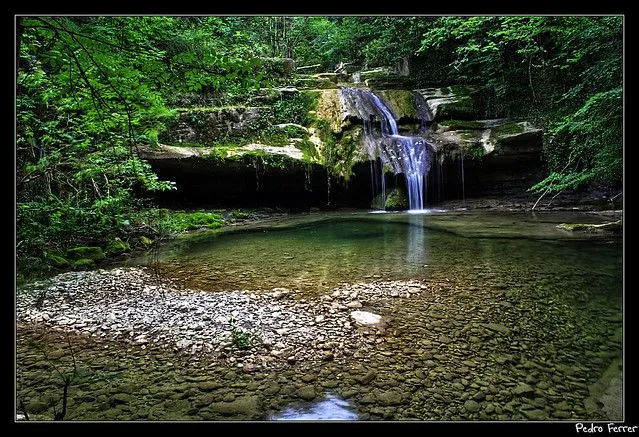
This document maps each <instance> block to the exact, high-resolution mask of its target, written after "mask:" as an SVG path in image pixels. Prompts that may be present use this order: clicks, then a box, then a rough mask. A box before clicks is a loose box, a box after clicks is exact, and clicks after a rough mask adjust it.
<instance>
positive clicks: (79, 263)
mask: <svg viewBox="0 0 639 437" xmlns="http://www.w3.org/2000/svg"><path fill="white" fill-rule="evenodd" d="M92 267H95V261H93V260H92V259H89V258H81V259H79V260H76V261H74V262H73V268H74V269H75V270H86V269H90V268H92Z"/></svg>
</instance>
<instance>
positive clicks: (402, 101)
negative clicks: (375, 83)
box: [376, 90, 419, 120]
mask: <svg viewBox="0 0 639 437" xmlns="http://www.w3.org/2000/svg"><path fill="white" fill-rule="evenodd" d="M376 94H377V95H378V96H380V97H381V98H382V99H383V100H384V102H385V103H387V105H388V107H389V108H390V110H391V112H392V113H393V115H394V116H395V117H397V119H398V120H399V119H402V118H404V119H406V118H409V119H418V118H419V117H418V115H417V104H416V102H415V94H413V92H412V91H408V90H384V91H377V93H376Z"/></svg>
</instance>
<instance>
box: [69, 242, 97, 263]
mask: <svg viewBox="0 0 639 437" xmlns="http://www.w3.org/2000/svg"><path fill="white" fill-rule="evenodd" d="M67 258H69V259H70V260H73V261H78V260H81V259H90V260H93V261H99V260H102V259H104V258H106V256H105V255H104V252H103V251H102V249H100V248H99V247H89V246H81V247H74V248H72V249H69V250H67Z"/></svg>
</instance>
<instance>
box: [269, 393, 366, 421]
mask: <svg viewBox="0 0 639 437" xmlns="http://www.w3.org/2000/svg"><path fill="white" fill-rule="evenodd" d="M351 408H352V407H351V404H350V403H349V402H348V401H345V400H344V399H340V398H339V397H337V396H335V395H332V394H326V396H325V397H324V399H322V400H321V401H319V402H314V403H311V404H309V405H305V406H302V407H299V408H294V407H288V408H286V409H285V410H284V411H282V412H281V413H277V414H273V415H272V416H271V418H270V419H271V420H357V419H358V418H359V416H358V414H357V413H356V412H355V411H353V410H352V409H351Z"/></svg>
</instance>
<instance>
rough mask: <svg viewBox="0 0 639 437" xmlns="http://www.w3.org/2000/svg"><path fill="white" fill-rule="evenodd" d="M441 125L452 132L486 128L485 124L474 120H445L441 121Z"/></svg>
mask: <svg viewBox="0 0 639 437" xmlns="http://www.w3.org/2000/svg"><path fill="white" fill-rule="evenodd" d="M439 124H440V125H441V126H448V127H449V128H450V129H451V130H462V129H466V130H473V129H483V128H484V123H482V122H480V121H472V120H444V121H440V122H439ZM431 128H432V126H431Z"/></svg>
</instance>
